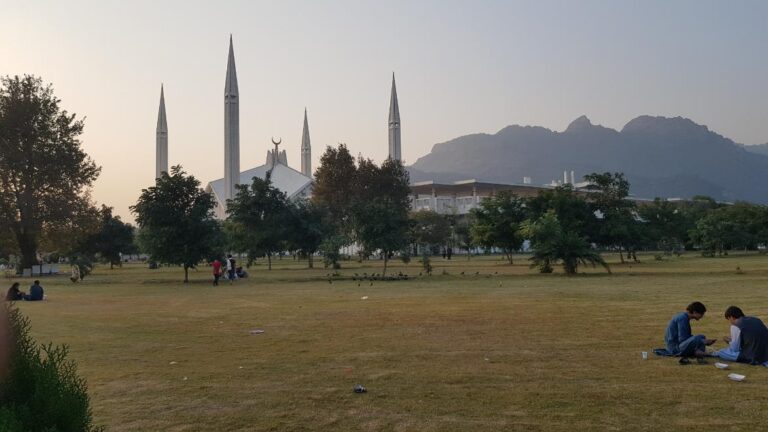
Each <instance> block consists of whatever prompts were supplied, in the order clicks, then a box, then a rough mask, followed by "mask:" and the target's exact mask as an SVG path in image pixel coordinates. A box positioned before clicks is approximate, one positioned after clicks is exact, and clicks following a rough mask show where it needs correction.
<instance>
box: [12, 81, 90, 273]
mask: <svg viewBox="0 0 768 432" xmlns="http://www.w3.org/2000/svg"><path fill="white" fill-rule="evenodd" d="M83 127H84V123H83V120H82V119H77V118H76V116H75V114H70V113H69V112H67V111H66V110H63V109H62V108H61V107H60V100H59V99H58V98H56V97H55V96H54V94H53V88H52V87H51V85H45V84H43V81H42V79H40V78H38V77H35V76H29V75H25V76H23V77H19V76H14V77H7V76H6V77H3V78H0V219H1V220H2V222H3V223H2V224H1V225H0V229H9V230H10V231H11V233H12V234H13V236H14V238H15V240H16V246H17V247H18V248H19V250H20V252H21V265H22V267H24V268H26V267H31V266H32V265H34V264H35V263H36V262H37V252H38V246H39V242H40V237H41V235H42V232H43V228H44V227H45V226H46V225H51V224H52V225H55V224H57V223H60V222H62V221H65V220H67V219H69V218H71V216H72V215H73V213H75V212H76V211H77V209H78V208H82V207H83V206H88V205H90V202H89V201H88V199H87V194H86V192H87V190H88V189H89V188H90V187H91V185H92V184H93V182H94V180H96V178H97V177H98V175H99V172H100V168H99V167H98V166H97V165H96V164H95V163H94V162H93V161H92V160H91V158H90V157H88V155H87V154H86V153H85V152H84V151H83V149H82V148H81V142H80V138H79V137H80V135H81V134H82V132H83Z"/></svg>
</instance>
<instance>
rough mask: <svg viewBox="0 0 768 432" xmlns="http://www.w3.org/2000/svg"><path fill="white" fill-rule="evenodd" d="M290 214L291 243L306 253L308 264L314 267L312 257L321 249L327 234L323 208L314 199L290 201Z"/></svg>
mask: <svg viewBox="0 0 768 432" xmlns="http://www.w3.org/2000/svg"><path fill="white" fill-rule="evenodd" d="M288 215H289V217H288V219H289V223H288V225H289V226H290V230H289V232H288V236H289V245H290V246H291V249H296V250H299V251H301V252H302V254H303V255H306V257H307V261H308V262H307V266H308V267H309V268H313V267H314V265H313V260H312V257H313V255H314V254H315V252H317V251H318V250H319V249H320V245H321V244H322V242H323V235H324V234H325V227H324V226H323V220H324V216H325V215H324V214H323V210H322V208H321V207H319V206H317V205H316V204H314V203H313V202H312V201H309V200H298V201H296V202H293V203H290V205H289V206H288Z"/></svg>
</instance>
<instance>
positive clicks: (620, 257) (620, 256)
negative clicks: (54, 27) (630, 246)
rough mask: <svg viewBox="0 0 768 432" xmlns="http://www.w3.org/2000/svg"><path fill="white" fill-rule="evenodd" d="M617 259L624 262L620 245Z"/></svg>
mask: <svg viewBox="0 0 768 432" xmlns="http://www.w3.org/2000/svg"><path fill="white" fill-rule="evenodd" d="M619 259H620V260H621V263H622V264H624V254H623V253H622V252H621V246H619Z"/></svg>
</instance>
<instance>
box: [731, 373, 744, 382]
mask: <svg viewBox="0 0 768 432" xmlns="http://www.w3.org/2000/svg"><path fill="white" fill-rule="evenodd" d="M728 378H730V379H732V380H734V381H744V380H745V379H746V378H747V377H746V375H739V374H737V373H732V374H728Z"/></svg>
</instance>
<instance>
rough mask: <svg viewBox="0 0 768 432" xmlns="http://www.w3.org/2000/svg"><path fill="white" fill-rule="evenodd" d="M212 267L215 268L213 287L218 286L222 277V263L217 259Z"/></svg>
mask: <svg viewBox="0 0 768 432" xmlns="http://www.w3.org/2000/svg"><path fill="white" fill-rule="evenodd" d="M211 265H212V266H213V286H218V285H219V278H220V277H221V261H219V259H218V258H216V259H215V260H213V263H212V264H211Z"/></svg>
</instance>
